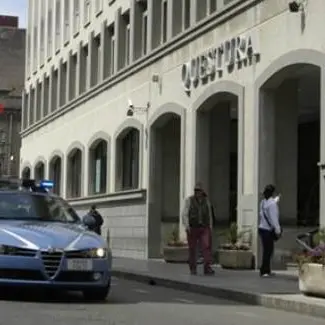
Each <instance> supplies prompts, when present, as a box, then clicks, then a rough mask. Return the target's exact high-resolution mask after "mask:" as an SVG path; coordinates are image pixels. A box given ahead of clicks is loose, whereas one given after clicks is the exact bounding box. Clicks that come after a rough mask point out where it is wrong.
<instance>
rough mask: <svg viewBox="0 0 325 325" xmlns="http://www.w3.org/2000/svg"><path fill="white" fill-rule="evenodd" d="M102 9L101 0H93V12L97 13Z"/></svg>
mask: <svg viewBox="0 0 325 325" xmlns="http://www.w3.org/2000/svg"><path fill="white" fill-rule="evenodd" d="M102 10H103V0H95V14H96V15H97V14H99V13H100V12H102Z"/></svg>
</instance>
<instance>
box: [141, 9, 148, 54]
mask: <svg viewBox="0 0 325 325" xmlns="http://www.w3.org/2000/svg"><path fill="white" fill-rule="evenodd" d="M141 42H142V47H141V48H142V55H146V54H147V44H148V13H147V11H145V12H144V13H143V16H142V38H141Z"/></svg>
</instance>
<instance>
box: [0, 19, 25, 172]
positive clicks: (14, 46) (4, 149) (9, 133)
mask: <svg viewBox="0 0 325 325" xmlns="http://www.w3.org/2000/svg"><path fill="white" fill-rule="evenodd" d="M25 34H26V31H25V30H24V29H19V28H18V17H11V16H2V15H0V105H1V106H2V109H1V112H0V177H1V176H14V177H18V175H19V168H20V158H19V157H20V146H21V138H20V131H21V106H22V96H21V93H22V90H23V88H24V74H25Z"/></svg>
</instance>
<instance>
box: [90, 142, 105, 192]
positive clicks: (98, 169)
mask: <svg viewBox="0 0 325 325" xmlns="http://www.w3.org/2000/svg"><path fill="white" fill-rule="evenodd" d="M89 186H90V188H89V192H90V194H102V193H106V192H107V141H105V140H98V141H96V142H95V143H94V144H93V145H92V146H91V147H90V149H89Z"/></svg>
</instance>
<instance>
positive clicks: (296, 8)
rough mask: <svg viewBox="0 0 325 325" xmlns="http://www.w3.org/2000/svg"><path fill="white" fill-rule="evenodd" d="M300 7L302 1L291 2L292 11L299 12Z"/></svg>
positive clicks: (290, 9)
mask: <svg viewBox="0 0 325 325" xmlns="http://www.w3.org/2000/svg"><path fill="white" fill-rule="evenodd" d="M300 7H301V3H299V2H298V1H292V2H290V3H289V11H290V12H299V9H300Z"/></svg>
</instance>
